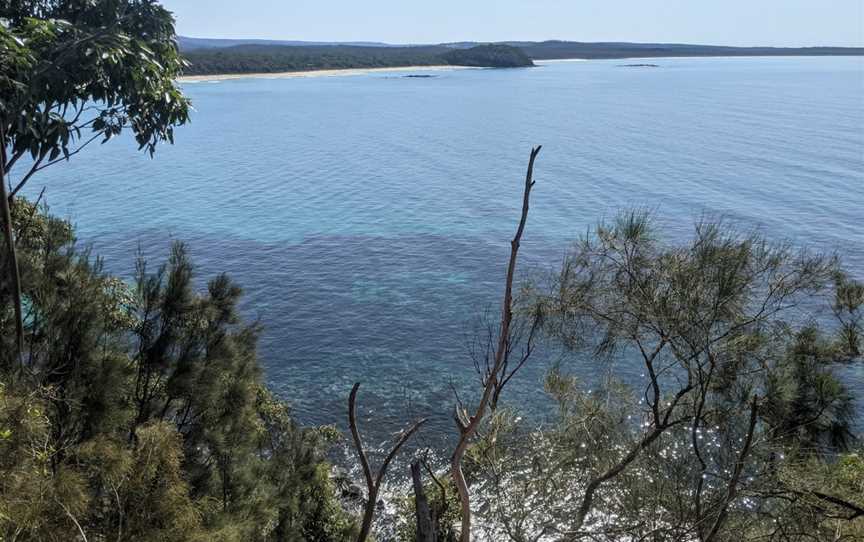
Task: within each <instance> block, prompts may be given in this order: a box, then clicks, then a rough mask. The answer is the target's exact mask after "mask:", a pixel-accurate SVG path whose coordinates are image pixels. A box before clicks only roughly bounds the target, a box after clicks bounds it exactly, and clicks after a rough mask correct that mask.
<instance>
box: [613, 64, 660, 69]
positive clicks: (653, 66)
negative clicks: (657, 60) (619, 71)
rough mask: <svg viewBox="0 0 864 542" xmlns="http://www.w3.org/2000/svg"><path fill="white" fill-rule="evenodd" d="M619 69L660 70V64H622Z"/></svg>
mask: <svg viewBox="0 0 864 542" xmlns="http://www.w3.org/2000/svg"><path fill="white" fill-rule="evenodd" d="M618 67H619V68H659V67H660V66H659V65H658V64H620V65H619V66H618Z"/></svg>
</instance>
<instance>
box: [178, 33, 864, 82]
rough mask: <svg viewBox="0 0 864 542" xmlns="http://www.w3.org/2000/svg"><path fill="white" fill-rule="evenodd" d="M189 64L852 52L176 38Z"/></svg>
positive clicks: (227, 69)
mask: <svg viewBox="0 0 864 542" xmlns="http://www.w3.org/2000/svg"><path fill="white" fill-rule="evenodd" d="M180 48H181V50H182V51H183V54H184V56H185V58H186V60H188V61H189V63H190V65H189V67H188V68H187V69H186V70H185V73H186V74H187V75H214V74H229V73H277V72H294V71H310V70H331V69H350V68H395V67H404V66H435V65H446V66H473V67H488V68H514V67H525V66H532V65H533V64H534V62H533V61H534V60H553V59H563V58H581V59H621V58H656V57H685V56H700V57H706V56H840V55H842V56H852V55H864V48H855V47H802V48H778V47H726V46H715V45H684V44H658V43H582V42H572V41H544V42H527V41H514V42H504V43H491V44H479V43H476V42H461V43H450V44H441V45H409V46H392V45H387V44H383V43H372V42H363V43H326V42H299V41H272V40H271V41H268V40H248V41H244V40H218V39H198V38H183V37H181V38H180Z"/></svg>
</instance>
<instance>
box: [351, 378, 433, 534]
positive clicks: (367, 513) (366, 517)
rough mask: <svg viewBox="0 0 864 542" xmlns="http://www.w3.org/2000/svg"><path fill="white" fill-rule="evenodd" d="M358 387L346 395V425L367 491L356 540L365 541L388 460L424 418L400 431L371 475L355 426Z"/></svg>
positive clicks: (358, 431)
mask: <svg viewBox="0 0 864 542" xmlns="http://www.w3.org/2000/svg"><path fill="white" fill-rule="evenodd" d="M359 389H360V383H359V382H357V383H356V384H354V387H352V388H351V394H350V395H349V396H348V425H349V426H350V428H351V437H352V438H353V440H354V448H355V449H356V450H357V456H358V457H359V458H360V466H361V467H362V468H363V477H364V478H365V479H366V489H367V491H368V499H367V500H366V505H365V507H364V509H363V523H362V524H361V526H360V534H359V535H358V536H357V542H365V540H366V539H367V538H368V537H369V533H370V532H371V531H372V520H373V519H374V517H375V506H376V503H377V502H378V492H379V491H380V489H381V483H382V482H383V481H384V475H385V474H386V473H387V467H389V466H390V462H391V461H393V458H395V457H396V454H398V453H399V450H400V449H401V448H402V446H404V445H405V443H406V442H408V439H410V438H411V436H412V435H413V434H414V433H416V432H417V430H418V429H420V426H422V425H423V424H424V423H426V419H425V418H424V419H422V420H418V421H417V422H415V423H414V425H412V426H411V427H410V428H409V429H408V430H407V431H403V432H402V436H401V437H400V438H399V440H398V441H397V442H396V445H395V446H393V448H391V449H390V452H389V453H388V454H387V456H386V457H385V458H384V462H383V463H382V464H381V467H380V469H379V470H378V473H377V474H376V475H375V476H373V475H372V469H371V468H370V466H369V459H368V457H367V456H366V451H365V450H364V449H363V440H362V439H361V437H360V429H359V427H358V426H357V391H358V390H359Z"/></svg>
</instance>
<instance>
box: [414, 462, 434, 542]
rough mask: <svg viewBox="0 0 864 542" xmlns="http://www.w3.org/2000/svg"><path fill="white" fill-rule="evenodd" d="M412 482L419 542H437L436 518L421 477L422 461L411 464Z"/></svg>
mask: <svg viewBox="0 0 864 542" xmlns="http://www.w3.org/2000/svg"><path fill="white" fill-rule="evenodd" d="M411 482H412V484H413V486H414V509H415V514H416V516H417V537H416V540H417V542H435V518H434V517H433V516H432V509H431V508H430V507H429V499H428V498H427V497H426V490H425V489H424V488H423V479H422V478H421V477H420V460H419V459H418V460H416V461H413V462H412V463H411Z"/></svg>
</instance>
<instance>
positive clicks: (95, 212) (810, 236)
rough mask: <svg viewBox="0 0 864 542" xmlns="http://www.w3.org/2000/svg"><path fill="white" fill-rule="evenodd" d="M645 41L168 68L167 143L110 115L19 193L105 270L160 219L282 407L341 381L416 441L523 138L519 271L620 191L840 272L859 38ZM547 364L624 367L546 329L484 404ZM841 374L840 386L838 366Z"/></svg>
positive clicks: (436, 428) (857, 181)
mask: <svg viewBox="0 0 864 542" xmlns="http://www.w3.org/2000/svg"><path fill="white" fill-rule="evenodd" d="M649 62H651V63H654V64H657V65H658V66H659V67H656V68H650V67H641V68H634V67H623V66H622V64H630V63H633V61H620V60H616V61H584V62H550V63H543V64H542V65H540V66H539V67H536V68H530V69H510V70H454V71H446V72H429V74H430V75H433V76H434V77H430V78H409V77H404V75H405V74H403V73H393V74H387V73H374V74H365V75H354V76H338V77H315V78H290V79H243V80H232V81H223V82H210V83H207V82H204V83H195V84H191V83H190V84H184V90H185V91H186V92H187V94H188V95H189V96H190V97H191V99H192V101H193V103H194V106H195V112H194V114H193V116H192V119H193V120H192V123H191V124H189V125H188V126H185V127H182V128H180V129H178V130H177V132H176V145H174V146H167V145H166V146H162V147H160V148H159V149H158V151H157V153H156V157H155V159H153V160H151V159H150V158H148V157H147V156H146V155H145V154H143V153H139V152H137V151H136V148H135V145H134V144H133V142H132V141H131V137H130V136H125V137H123V138H121V140H116V141H111V142H109V143H108V144H106V145H104V146H101V147H98V148H94V149H89V150H88V151H87V152H84V153H82V154H81V155H79V156H76V157H74V158H73V159H72V161H71V163H70V164H68V165H66V166H59V167H56V168H54V169H49V170H46V171H44V172H42V174H40V176H38V177H36V178H34V180H33V181H31V184H30V186H29V188H28V194H29V195H30V196H35V195H36V194H37V193H38V192H39V191H40V190H41V189H42V187H43V186H44V187H46V198H47V201H48V202H49V203H50V205H51V208H52V210H53V212H55V213H57V214H59V215H61V216H65V217H68V218H70V219H71V220H72V221H73V222H74V223H75V224H76V225H77V228H78V230H77V231H78V234H79V237H80V240H81V242H82V243H83V244H90V245H92V246H93V247H94V249H95V251H96V253H98V254H101V255H102V256H103V257H104V259H105V264H106V267H107V268H108V269H109V270H110V271H112V272H116V273H120V274H122V275H124V276H130V275H131V274H132V272H133V270H134V260H135V253H136V251H137V250H138V248H139V247H141V249H142V251H143V252H144V253H145V254H146V255H148V256H149V257H151V258H152V259H154V260H157V261H158V260H159V259H160V258H162V257H164V255H165V254H166V252H167V250H168V247H169V244H170V242H171V240H172V239H176V240H182V241H185V242H187V243H188V244H189V247H190V251H191V253H192V255H193V257H194V259H195V262H196V264H197V268H198V273H199V274H198V277H199V279H200V280H201V282H202V284H203V282H204V281H206V279H207V278H209V277H212V276H214V275H215V274H216V273H218V272H221V271H227V272H228V273H230V274H231V275H232V276H233V277H234V278H235V279H236V280H237V281H238V282H239V283H240V284H241V285H242V286H243V287H244V288H245V292H246V297H245V302H244V305H243V310H244V312H245V314H246V315H247V316H248V317H250V318H258V319H260V321H261V322H262V323H263V324H264V326H265V330H264V333H263V336H262V339H261V348H260V354H261V358H262V359H263V362H264V365H265V367H266V379H267V382H268V383H269V384H270V385H272V386H273V388H274V389H275V390H276V391H277V392H278V393H279V394H280V395H281V396H282V397H284V398H285V399H288V400H289V401H290V402H291V403H292V404H293V407H294V412H295V414H296V415H297V417H298V418H299V419H300V420H301V421H302V422H304V423H307V424H330V423H335V424H337V425H340V426H344V420H345V410H346V401H347V396H348V392H349V390H350V388H351V385H352V384H353V383H354V382H362V384H363V385H362V388H361V392H360V405H361V412H362V416H363V418H364V423H365V433H366V435H367V439H368V441H369V443H370V445H371V446H376V445H378V444H379V443H380V442H382V441H383V440H385V439H386V438H387V436H388V435H389V434H390V433H392V432H394V431H396V430H397V429H398V428H399V427H400V426H401V425H402V424H404V423H407V422H408V421H410V420H411V419H413V418H415V417H419V416H428V417H429V418H430V422H429V424H428V426H427V428H426V430H425V431H424V433H423V436H422V437H421V442H423V443H424V444H425V443H428V444H430V445H435V444H436V443H438V442H441V441H442V439H444V438H446V435H450V434H452V433H453V424H452V417H451V414H452V411H453V406H454V402H455V398H454V393H455V392H459V393H460V394H461V396H462V397H463V398H464V397H470V393H471V390H472V389H476V388H477V386H476V383H477V375H476V372H475V369H474V364H473V362H472V359H471V356H470V355H469V350H470V349H469V347H468V345H469V343H470V342H471V337H472V334H473V332H474V330H475V328H477V325H476V324H477V322H478V319H479V318H480V317H482V315H483V313H484V312H486V311H489V312H490V313H491V314H493V315H494V314H496V311H497V310H498V309H499V304H500V298H501V293H502V287H503V277H504V271H505V265H506V259H507V255H508V249H509V239H510V238H511V237H512V235H513V232H514V230H515V226H516V222H517V220H518V213H519V206H520V203H521V200H520V198H521V190H522V184H523V182H524V170H525V165H526V162H527V158H528V153H529V150H530V148H531V146H532V145H537V144H542V145H543V150H542V152H541V154H540V157H539V158H538V162H537V168H536V180H537V185H536V187H535V191H534V194H533V201H532V207H531V214H530V217H529V221H528V227H527V231H526V233H525V237H524V239H523V243H522V250H523V252H522V256H523V259H522V260H520V271H521V273H522V274H521V276H523V277H536V276H538V275H542V274H543V273H546V272H548V271H549V270H551V269H554V268H555V267H556V266H557V265H558V264H559V262H560V261H561V258H562V256H563V255H564V253H565V252H566V250H567V249H568V247H569V246H570V245H571V243H572V242H573V241H574V240H575V239H577V238H578V237H579V236H580V235H582V234H584V233H585V232H586V231H587V229H588V228H590V227H591V226H592V225H593V224H596V223H597V221H598V220H600V219H603V218H610V217H613V216H614V215H615V213H616V212H617V211H618V210H619V209H622V208H628V207H634V206H635V207H642V208H647V209H650V210H651V211H652V213H653V216H654V217H655V219H656V223H657V226H658V228H659V231H660V232H661V233H662V235H663V236H664V237H665V238H666V239H668V240H670V241H676V240H681V239H685V238H687V237H688V236H689V235H690V234H691V232H692V230H693V224H694V222H696V221H697V220H699V219H700V218H701V217H705V216H707V217H712V218H723V219H724V220H726V221H728V222H733V223H739V224H740V225H741V227H742V228H747V229H750V228H758V229H759V230H760V231H762V232H763V233H764V234H765V235H767V236H768V237H769V238H772V239H775V240H778V241H780V240H789V241H791V242H793V243H795V244H797V245H801V246H806V247H810V248H814V249H819V248H824V249H828V250H837V251H838V252H839V253H840V254H841V255H842V256H843V258H844V261H845V264H846V266H847V267H848V268H849V269H850V270H851V271H852V273H853V274H855V275H856V276H858V277H859V278H864V59H862V58H848V57H847V58H825V57H822V58H710V59H709V58H699V59H689V58H678V59H651V60H650V61H649ZM416 73H417V74H424V73H426V72H424V71H423V70H422V69H421V70H417V72H416ZM556 362H557V363H561V364H562V365H563V366H565V367H566V368H567V369H568V370H570V371H573V372H574V373H576V374H578V375H580V376H582V377H583V379H584V380H585V382H586V385H588V386H590V385H592V383H596V382H597V381H599V379H601V378H603V377H604V375H606V374H608V373H609V372H612V373H614V374H616V375H619V376H621V377H623V378H625V379H629V380H630V381H633V382H635V381H638V379H639V373H640V372H641V371H640V369H639V368H638V367H635V366H632V365H630V364H628V363H623V362H619V363H617V364H611V365H610V364H609V363H600V362H591V361H590V360H587V359H584V358H579V357H576V358H574V357H572V356H568V355H566V354H565V353H562V352H560V351H559V350H557V349H556V348H554V347H553V346H549V347H548V348H545V349H544V350H543V351H542V352H541V354H540V355H538V356H537V357H536V358H534V359H533V360H532V362H531V364H530V366H529V367H528V368H527V369H526V370H525V371H524V372H523V373H522V374H520V376H519V377H517V379H516V380H515V381H514V382H513V385H512V387H511V388H510V389H508V391H507V392H506V399H505V401H506V402H507V403H508V404H510V405H512V406H514V407H515V408H518V409H520V410H524V411H525V412H526V413H527V414H529V415H537V416H542V415H543V413H544V412H545V409H546V407H547V406H548V403H547V401H546V400H545V399H544V395H543V392H542V379H543V375H544V373H545V372H546V370H547V369H548V368H549V366H550V365H551V364H552V363H556ZM843 375H844V378H845V379H846V380H847V382H848V383H849V384H850V385H851V386H852V387H853V388H854V389H855V390H857V392H858V393H859V394H861V396H862V397H864V367H862V366H861V365H859V366H852V367H846V368H844V369H843Z"/></svg>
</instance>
